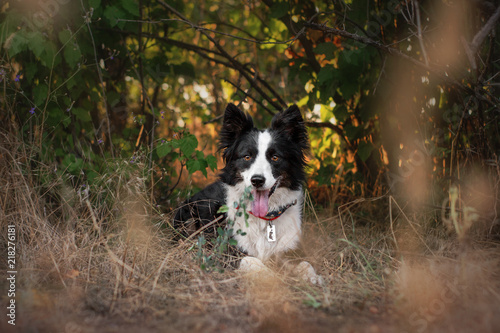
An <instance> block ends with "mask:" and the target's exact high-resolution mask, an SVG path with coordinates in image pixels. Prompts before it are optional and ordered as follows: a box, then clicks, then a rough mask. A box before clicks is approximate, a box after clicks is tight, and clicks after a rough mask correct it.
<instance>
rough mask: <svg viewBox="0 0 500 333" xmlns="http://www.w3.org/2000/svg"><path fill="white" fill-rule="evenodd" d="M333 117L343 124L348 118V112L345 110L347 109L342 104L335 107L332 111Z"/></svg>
mask: <svg viewBox="0 0 500 333" xmlns="http://www.w3.org/2000/svg"><path fill="white" fill-rule="evenodd" d="M333 115H334V116H335V119H337V121H339V122H341V123H343V122H345V121H346V120H347V117H348V116H349V111H348V110H347V107H346V106H345V105H344V104H341V105H336V106H335V108H334V109H333Z"/></svg>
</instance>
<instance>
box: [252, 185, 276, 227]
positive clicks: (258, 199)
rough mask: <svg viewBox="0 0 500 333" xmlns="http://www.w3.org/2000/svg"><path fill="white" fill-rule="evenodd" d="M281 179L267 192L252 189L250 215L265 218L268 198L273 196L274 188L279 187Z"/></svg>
mask: <svg viewBox="0 0 500 333" xmlns="http://www.w3.org/2000/svg"><path fill="white" fill-rule="evenodd" d="M280 180H281V177H279V178H278V179H277V180H276V183H274V185H273V187H271V188H270V189H268V190H258V189H253V190H252V195H253V202H252V214H253V215H254V216H257V217H261V218H263V217H265V216H266V215H267V212H268V210H269V198H270V197H271V195H273V193H274V191H276V188H277V187H278V186H279V183H280Z"/></svg>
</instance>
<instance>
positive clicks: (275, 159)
mask: <svg viewBox="0 0 500 333" xmlns="http://www.w3.org/2000/svg"><path fill="white" fill-rule="evenodd" d="M279 159H280V158H279V157H278V155H273V157H271V161H273V162H277V161H278V160H279Z"/></svg>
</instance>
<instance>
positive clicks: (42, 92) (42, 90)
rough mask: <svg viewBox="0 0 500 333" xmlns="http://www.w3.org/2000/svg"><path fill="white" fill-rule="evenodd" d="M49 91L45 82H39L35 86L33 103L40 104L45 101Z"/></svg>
mask: <svg viewBox="0 0 500 333" xmlns="http://www.w3.org/2000/svg"><path fill="white" fill-rule="evenodd" d="M48 93H49V87H48V86H47V85H45V84H39V85H38V86H36V87H34V88H33V103H35V105H36V106H40V105H42V104H44V103H45V101H46V100H47V96H48Z"/></svg>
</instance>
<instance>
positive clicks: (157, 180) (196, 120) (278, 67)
mask: <svg viewBox="0 0 500 333" xmlns="http://www.w3.org/2000/svg"><path fill="white" fill-rule="evenodd" d="M498 8H500V7H499V3H498V1H481V0H477V1H472V0H459V1H445V0H443V1H410V0H404V1H403V0H390V1H362V0H359V1H356V0H351V1H347V0H345V1H341V0H339V1H337V0H335V1H300V0H295V1H294V0H292V1H278V0H274V1H273V0H262V1H237V0H234V1H211V0H205V1H197V2H193V1H185V0H173V1H172V0H165V1H148V0H121V1H106V0H82V1H69V0H43V1H37V0H22V1H18V0H8V1H4V2H3V5H2V7H1V8H0V22H1V23H0V45H1V53H0V84H1V91H2V92H1V94H0V107H1V108H2V112H1V113H0V122H1V124H2V132H3V136H4V138H7V137H15V138H17V139H18V140H21V141H22V142H24V143H26V144H27V146H26V147H27V148H25V149H27V151H26V159H25V160H23V161H22V162H21V163H22V164H23V166H22V167H23V169H29V170H31V172H32V173H30V174H32V175H34V178H33V179H32V181H33V182H34V186H35V187H37V188H39V189H41V192H42V193H45V194H47V195H48V197H49V201H50V200H54V201H58V200H60V198H59V199H58V196H61V194H57V193H55V192H54V193H52V191H51V189H52V187H53V186H52V185H51V188H46V187H47V186H48V185H47V184H54V182H55V183H56V184H62V183H64V184H66V185H69V186H71V187H73V188H75V189H77V190H78V191H80V192H81V191H83V192H84V191H85V188H86V187H92V186H94V187H97V188H99V187H106V186H108V185H109V182H108V183H106V182H107V181H109V177H107V175H109V174H111V173H117V172H122V173H123V175H127V174H129V173H137V174H140V175H141V177H143V178H144V179H145V180H146V183H147V188H148V195H149V196H150V198H151V199H152V201H153V202H156V203H157V204H158V205H161V207H162V209H164V210H166V211H168V210H170V209H172V208H173V207H175V206H176V205H177V204H178V202H179V200H182V198H183V197H184V196H185V195H186V194H187V193H186V192H187V191H189V189H191V188H192V187H193V186H194V187H200V186H202V185H203V184H204V183H206V182H207V181H210V180H212V179H214V175H216V170H217V168H218V167H220V166H221V164H220V163H221V162H220V161H219V158H218V154H217V152H216V148H215V147H216V140H217V132H218V129H219V127H220V124H221V117H222V115H223V112H224V109H225V106H226V104H227V103H228V102H234V103H236V104H240V107H241V108H243V109H244V110H246V111H247V112H249V113H250V114H251V115H252V116H253V117H254V118H255V119H256V122H257V124H259V126H266V125H267V123H268V122H269V120H270V119H271V117H272V115H273V114H274V113H275V112H277V111H278V110H281V109H283V108H285V107H286V106H287V105H290V104H292V103H296V104H298V105H299V106H300V108H301V110H302V112H303V115H304V117H305V119H306V122H307V125H308V127H309V129H310V138H311V146H312V147H311V148H312V151H311V156H310V162H309V165H310V170H309V172H310V180H309V183H308V187H309V191H310V193H311V197H312V198H313V200H314V202H315V203H316V204H317V205H319V206H325V207H330V206H332V207H337V206H338V205H341V204H343V203H346V202H349V201H351V200H354V199H356V198H360V197H361V198H366V197H377V196H382V195H385V194H387V193H390V194H392V195H398V196H399V197H400V198H402V199H403V200H404V202H407V203H410V205H409V207H410V208H411V207H414V208H415V207H417V206H416V205H417V204H423V205H427V206H428V207H431V208H435V209H437V210H438V211H439V210H440V209H441V206H442V205H449V202H451V201H453V200H450V194H449V189H450V188H451V187H453V188H455V187H457V188H458V189H459V192H458V193H459V196H460V197H459V199H457V200H459V202H460V203H461V204H460V205H463V206H471V207H473V208H474V209H475V210H476V211H477V212H480V213H481V217H482V218H483V219H484V220H487V221H488V226H491V227H493V224H495V223H496V224H498V222H497V221H498V216H497V215H496V213H495V212H496V209H497V208H498V202H499V201H498V193H499V191H498V181H499V179H500V178H499V172H500V168H499V156H498V155H499V151H500V135H499V120H500V112H499V111H500V109H499V97H498V96H500V94H499V82H500V75H499V73H500V63H499V59H500V45H499V39H498V33H499V32H500V28H499V25H498V24H497V21H498V17H499V16H500V12H499V10H498ZM51 193H52V194H51ZM51 195H52V197H51ZM94 199H95V197H94ZM99 200H102V201H103V202H105V201H106V196H105V195H104V196H102V197H100V198H99ZM443 202H444V204H443ZM461 207H462V206H461ZM444 208H446V207H444Z"/></svg>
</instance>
